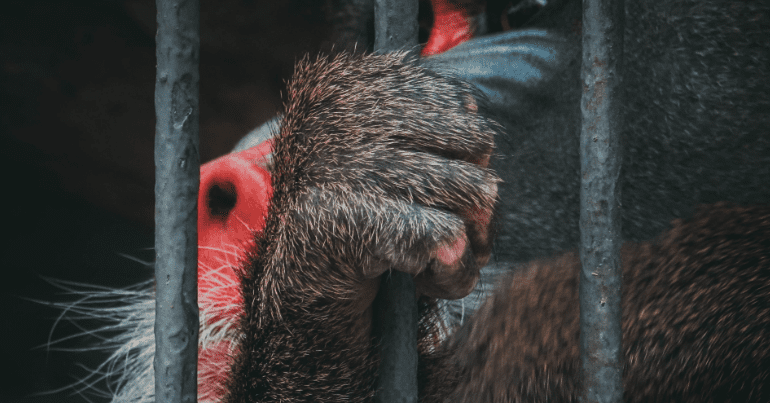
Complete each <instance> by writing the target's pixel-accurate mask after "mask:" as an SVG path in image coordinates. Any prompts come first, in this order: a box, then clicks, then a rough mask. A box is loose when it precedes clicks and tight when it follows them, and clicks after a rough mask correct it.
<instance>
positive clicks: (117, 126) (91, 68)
mask: <svg viewBox="0 0 770 403" xmlns="http://www.w3.org/2000/svg"><path fill="white" fill-rule="evenodd" d="M323 7H324V6H323V2H321V1H300V0H295V1H230V0H225V1H216V2H214V1H206V0H204V1H202V4H201V31H202V33H201V36H202V38H201V83H200V90H201V112H200V123H201V131H200V136H201V149H200V153H201V160H202V162H206V161H209V160H211V159H213V158H215V157H217V156H219V155H222V154H224V153H226V152H228V151H229V150H230V148H231V147H232V146H233V145H234V144H235V143H236V141H237V140H238V139H239V138H240V137H241V136H243V135H244V134H245V133H247V132H248V131H249V130H251V129H253V128H254V127H256V126H257V125H259V124H260V123H262V122H264V121H266V120H267V119H269V118H270V117H272V116H273V115H274V114H275V113H276V111H277V110H278V108H279V106H280V90H281V88H282V87H283V80H284V79H287V78H288V77H289V76H290V74H291V71H292V66H293V64H294V62H295V60H296V59H298V58H299V57H301V56H302V55H303V54H304V53H306V52H308V51H310V52H316V51H317V50H318V49H320V48H321V47H322V46H325V45H328V43H325V41H326V40H327V39H326V38H328V37H329V28H328V24H327V23H326V20H327V18H326V14H325V12H326V11H328V10H324V9H323ZM154 36H155V2H154V1H153V0H127V1H122V0H90V1H85V0H80V1H60V0H49V1H41V0H24V1H9V0H6V1H4V2H3V5H2V6H0V134H1V135H2V142H0V153H2V158H0V161H2V164H3V165H2V168H3V173H4V175H3V177H4V178H5V184H4V186H3V192H2V195H3V196H2V200H3V207H4V208H3V211H4V212H5V213H4V214H5V215H6V219H5V220H4V225H3V227H2V228H3V229H4V232H5V233H6V236H8V238H6V239H7V240H6V241H3V255H2V258H3V263H2V268H3V274H4V276H3V281H0V284H2V285H1V287H2V288H0V298H2V299H1V300H0V301H2V302H1V303H2V309H0V311H1V312H2V315H3V316H2V324H3V330H2V332H0V334H2V339H1V340H0V346H2V347H0V360H1V362H2V364H3V365H2V367H3V368H4V372H3V375H2V376H0V382H1V383H0V401H3V402H9V403H11V402H14V403H15V402H75V401H77V402H83V401H86V400H85V399H84V397H83V396H77V395H74V396H73V395H72V392H71V391H64V392H58V393H52V394H44V395H39V394H36V393H38V392H43V391H50V390H55V389H58V388H62V387H65V386H67V385H68V384H70V383H72V382H73V381H75V380H76V379H77V377H78V376H82V375H84V374H86V371H85V370H84V369H83V368H81V367H80V366H79V365H81V364H82V365H85V366H88V367H92V368H93V367H95V366H96V365H98V363H99V362H100V360H101V359H103V358H104V356H102V355H100V354H94V353H89V354H84V353H80V354H77V353H67V352H58V351H48V349H46V348H45V347H41V348H35V347H36V346H44V345H45V344H46V342H47V340H48V339H49V332H50V331H51V329H52V328H53V325H54V322H55V320H56V318H57V316H58V315H59V313H60V311H59V310H57V309H55V308H52V307H50V306H45V305H41V304H38V303H35V302H31V301H28V300H26V299H24V298H31V299H37V300H45V301H64V300H69V301H71V300H72V299H73V297H72V296H67V295H63V294H62V291H61V290H57V289H56V288H55V287H53V286H52V285H50V284H48V283H46V282H45V281H44V280H43V279H42V276H47V277H52V278H56V279H63V280H71V281H78V282H83V283H88V284H98V285H106V286H117V287H123V286H128V285H131V284H134V283H137V282H139V281H142V280H145V279H148V278H150V277H151V275H152V272H151V270H150V269H148V268H146V267H145V266H143V265H141V264H139V263H136V262H134V261H131V260H129V259H126V258H124V257H121V256H120V255H119V254H128V255H131V256H134V257H137V258H139V259H141V260H145V261H151V260H152V258H153V252H152V250H149V249H148V248H151V247H152V245H153V233H152V228H153V203H154V201H153V184H154V172H153V170H154V164H153V138H154V124H155V123H154V120H155V117H154V104H153V96H154V85H155V50H154ZM76 331H77V329H76V328H75V327H73V326H72V325H69V324H67V323H63V322H62V323H60V324H59V325H58V326H57V327H56V328H55V330H54V332H53V334H52V335H51V338H52V339H53V340H55V339H59V338H62V337H65V336H67V335H70V334H73V333H74V332H76ZM97 341H98V340H96V339H90V340H89V339H87V338H83V339H79V340H74V341H72V342H70V343H65V344H63V345H62V346H63V347H79V346H81V347H82V345H83V344H84V343H89V342H97ZM89 397H90V398H91V400H92V401H104V400H105V399H104V398H101V399H100V398H98V397H93V396H89Z"/></svg>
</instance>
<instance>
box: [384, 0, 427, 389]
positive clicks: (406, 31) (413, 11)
mask: <svg viewBox="0 0 770 403" xmlns="http://www.w3.org/2000/svg"><path fill="white" fill-rule="evenodd" d="M417 8H418V0H375V2H374V32H375V34H374V50H375V51H379V52H388V51H395V50H404V49H408V50H411V51H413V52H414V56H415V57H416V56H417V55H418V53H417V51H416V47H417V31H418V25H417ZM375 309H376V317H377V318H379V319H380V323H379V326H378V328H379V331H380V369H379V373H378V377H377V385H376V388H377V389H376V390H377V392H376V394H375V401H376V402H377V403H416V402H417V394H418V390H417V300H416V292H415V285H414V280H413V279H412V277H411V276H410V275H409V274H407V273H403V272H400V271H397V270H392V271H391V272H390V274H389V275H385V276H383V281H382V284H381V287H380V292H379V293H378V296H377V301H376V303H375Z"/></svg>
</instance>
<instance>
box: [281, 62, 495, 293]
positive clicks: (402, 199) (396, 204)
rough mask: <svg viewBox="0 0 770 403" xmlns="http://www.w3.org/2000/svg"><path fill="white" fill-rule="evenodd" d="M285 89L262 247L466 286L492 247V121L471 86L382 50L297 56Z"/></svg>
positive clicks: (455, 289) (458, 289)
mask: <svg viewBox="0 0 770 403" xmlns="http://www.w3.org/2000/svg"><path fill="white" fill-rule="evenodd" d="M287 95H288V100H287V103H286V110H285V115H284V119H283V124H282V127H281V130H280V135H279V136H278V138H277V139H276V143H275V150H274V154H273V165H272V171H273V172H272V173H273V191H274V194H273V199H272V200H273V201H272V206H271V211H270V217H271V219H269V221H268V226H267V228H266V231H267V233H268V235H267V236H268V237H273V239H274V241H275V243H276V244H275V245H274V247H275V248H276V249H274V250H272V251H269V250H268V251H267V252H272V253H274V254H275V256H276V257H277V258H280V259H290V260H291V263H292V264H296V267H297V268H307V267H311V266H312V267H315V268H320V269H321V270H327V269H334V270H340V271H341V272H347V273H346V275H354V276H359V277H361V276H363V277H364V278H374V277H376V276H379V275H380V274H382V273H383V272H384V271H386V270H388V269H390V268H392V269H396V270H401V271H405V272H408V273H411V274H413V275H416V276H417V277H416V280H417V285H418V290H419V291H420V292H422V293H423V294H427V295H429V296H434V297H442V298H459V297H463V296H465V295H467V294H468V293H469V292H470V291H471V290H472V288H473V286H474V285H475V283H476V280H477V278H478V271H479V269H480V268H481V266H483V265H484V264H485V263H486V261H487V260H488V258H489V255H490V249H491V247H490V243H491V239H490V238H491V236H490V218H491V216H492V211H493V209H494V204H495V200H496V197H497V182H498V181H499V179H498V178H497V176H496V175H495V174H494V173H493V172H492V171H491V170H489V169H487V168H486V165H487V163H488V161H489V157H490V154H491V153H492V150H493V147H494V136H495V134H496V133H497V132H498V131H499V130H500V128H499V126H498V125H497V124H496V123H495V122H493V121H491V120H489V119H488V118H486V117H484V116H482V115H481V114H480V113H479V110H480V109H483V105H484V103H483V99H482V98H481V95H480V93H478V92H477V91H476V90H475V89H474V88H473V87H471V86H470V85H468V84H466V83H464V82H462V81H460V80H458V79H455V78H452V77H450V76H446V75H441V74H438V73H435V72H432V71H428V70H425V69H422V68H421V67H419V65H417V63H416V62H415V61H410V60H405V58H404V54H396V55H392V54H391V55H367V56H350V55H342V56H337V57H335V58H334V59H333V60H327V59H323V58H322V59H319V60H318V61H315V62H310V61H308V60H307V59H305V60H303V61H302V62H300V63H299V64H298V66H297V68H296V70H295V75H294V77H293V79H292V80H291V82H290V83H289V85H288V94H287ZM271 221H272V224H271ZM271 226H272V228H271ZM271 233H272V235H271Z"/></svg>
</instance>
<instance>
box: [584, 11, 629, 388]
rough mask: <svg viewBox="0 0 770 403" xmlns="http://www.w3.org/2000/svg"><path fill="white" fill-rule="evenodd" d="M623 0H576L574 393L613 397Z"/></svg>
mask: <svg viewBox="0 0 770 403" xmlns="http://www.w3.org/2000/svg"><path fill="white" fill-rule="evenodd" d="M624 16H625V14H624V4H623V0H583V66H582V69H581V80H582V83H583V99H582V101H581V103H580V109H581V112H582V117H583V121H582V129H581V132H580V171H581V187H580V241H581V244H580V260H581V263H582V269H581V273H580V358H581V363H582V366H581V375H582V379H581V381H582V383H581V385H582V388H583V390H582V399H581V401H582V402H584V403H589V402H607V403H610V402H613V403H614V402H617V403H619V402H621V401H622V399H623V383H622V379H623V355H622V354H623V350H622V348H621V347H622V345H621V324H620V319H621V305H620V304H621V301H620V299H621V298H620V296H621V289H620V287H621V283H622V271H621V262H620V245H621V234H620V183H619V181H618V179H619V175H620V166H621V144H620V134H621V133H620V130H621V127H622V120H621V119H622V115H621V109H620V108H621V105H622V88H621V74H620V73H621V72H622V59H623V25H624Z"/></svg>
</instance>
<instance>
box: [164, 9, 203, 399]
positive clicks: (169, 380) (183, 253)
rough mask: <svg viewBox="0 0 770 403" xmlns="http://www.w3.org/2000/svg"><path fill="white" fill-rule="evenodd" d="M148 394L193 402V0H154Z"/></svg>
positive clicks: (196, 168)
mask: <svg viewBox="0 0 770 403" xmlns="http://www.w3.org/2000/svg"><path fill="white" fill-rule="evenodd" d="M156 7H157V14H158V32H157V36H156V37H155V44H156V56H157V77H156V81H155V115H156V122H155V285H156V302H155V360H154V362H153V364H154V367H155V401H156V402H158V403H161V402H163V403H183V402H184V403H196V402H197V363H198V279H197V271H198V234H197V219H198V210H197V203H198V187H199V182H200V157H199V154H198V144H199V143H198V113H199V107H198V81H199V71H198V61H199V57H200V35H199V30H200V29H199V20H200V8H199V2H198V0H157V2H156Z"/></svg>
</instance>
